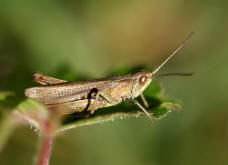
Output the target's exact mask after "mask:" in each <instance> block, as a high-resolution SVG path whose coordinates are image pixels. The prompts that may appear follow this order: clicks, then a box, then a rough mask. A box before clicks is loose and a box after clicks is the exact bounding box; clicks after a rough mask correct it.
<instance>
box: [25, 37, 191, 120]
mask: <svg viewBox="0 0 228 165" xmlns="http://www.w3.org/2000/svg"><path fill="white" fill-rule="evenodd" d="M192 34H193V33H190V35H189V36H188V37H187V38H186V39H185V40H184V41H183V42H182V44H181V45H180V46H179V47H178V48H177V49H176V50H175V51H174V52H173V53H172V54H171V55H170V56H169V57H168V58H166V60H165V61H164V62H163V63H162V64H161V65H160V66H159V67H157V68H156V69H155V70H154V71H153V72H148V71H140V72H138V73H135V74H128V75H124V76H114V77H109V78H101V79H95V80H89V81H80V82H73V83H71V82H67V81H65V80H59V79H55V78H52V77H49V76H45V75H43V74H41V73H34V75H33V77H34V80H35V81H36V82H38V83H40V84H41V85H43V86H40V87H32V88H28V89H26V90H25V95H26V96H28V97H29V98H32V99H36V100H38V101H40V102H41V103H42V104H44V105H45V106H47V107H48V108H49V109H52V108H54V107H59V108H62V109H63V110H64V113H65V114H70V113H74V112H82V111H85V110H86V111H89V112H90V113H93V112H94V111H95V110H97V109H99V108H103V107H109V106H114V105H117V104H119V103H121V102H122V101H125V100H127V101H130V102H132V103H134V104H136V105H137V106H138V107H139V108H140V109H141V110H142V111H143V112H144V113H145V114H146V115H147V117H148V119H149V120H150V121H151V123H152V119H151V116H150V114H149V113H148V112H147V111H146V109H145V108H144V107H143V106H142V105H141V104H139V102H138V101H137V100H134V98H136V97H138V96H141V98H142V100H143V103H144V105H145V107H146V108H147V107H148V103H147V102H146V100H145V98H144V96H143V95H142V93H143V91H144V90H145V89H146V88H147V86H148V85H149V84H150V83H151V81H152V78H153V75H154V74H155V73H157V72H158V71H159V70H160V68H161V67H162V66H163V65H164V64H165V63H166V62H167V61H168V60H169V59H170V58H171V57H173V56H174V55H175V54H176V52H177V51H179V50H180V49H181V48H182V47H183V45H184V44H185V43H186V42H187V41H188V40H189V38H190V37H191V35H192Z"/></svg>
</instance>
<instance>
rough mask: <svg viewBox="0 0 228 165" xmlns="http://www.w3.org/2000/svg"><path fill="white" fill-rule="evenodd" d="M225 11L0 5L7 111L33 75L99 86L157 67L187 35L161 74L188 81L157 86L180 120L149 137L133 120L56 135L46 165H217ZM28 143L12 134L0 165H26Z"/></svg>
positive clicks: (11, 1) (201, 5)
mask: <svg viewBox="0 0 228 165" xmlns="http://www.w3.org/2000/svg"><path fill="white" fill-rule="evenodd" d="M227 6H228V4H227V1H225V0H221V1H203V0H198V1H196V0H193V1H181V0H174V1H151V0H142V1H136V0H128V1H115V0H110V1H104V0H97V1H91V0H84V1H82V0H76V1H73V0H68V1H60V0H59V1H57V0H56V1H47V0H40V1H36V2H35V1H29V0H20V1H16V0H1V1H0V25H1V26H0V90H1V91H13V92H14V95H15V96H17V98H18V100H16V101H15V102H14V103H12V104H11V107H9V108H12V107H14V106H16V105H17V103H19V102H21V101H23V100H24V99H25V98H24V89H25V88H27V87H31V86H35V85H36V84H35V83H33V81H32V77H31V75H32V72H34V71H40V72H43V73H45V74H48V75H51V76H53V77H58V78H61V79H66V80H69V81H72V80H76V79H79V78H80V79H81V77H83V78H82V79H91V78H95V77H104V76H105V75H106V73H109V72H110V71H112V70H115V68H120V66H129V65H130V66H137V65H145V66H146V65H148V66H149V65H152V66H157V65H158V64H160V62H161V61H162V60H163V59H164V58H165V57H167V56H168V55H169V54H170V53H171V52H172V50H174V48H175V47H176V46H177V45H178V44H179V43H180V42H181V41H182V40H183V39H184V38H185V37H186V35H187V34H188V33H189V32H190V31H192V30H193V31H194V32H195V35H194V37H193V38H192V40H191V42H189V43H188V45H186V46H185V47H184V48H183V49H182V50H181V52H180V53H178V55H177V56H176V57H175V58H173V59H172V60H171V61H169V63H168V64H167V65H166V66H165V67H164V68H163V69H162V70H161V72H163V73H167V72H195V75H194V76H193V77H191V78H189V77H187V78H184V77H181V78H177V77H176V78H174V77H172V78H171V77H167V78H159V79H160V80H161V81H162V82H163V86H164V88H165V91H166V94H167V95H170V96H175V97H176V98H179V99H181V101H182V102H183V111H181V112H179V113H171V114H170V115H168V116H167V117H166V118H164V120H161V121H159V122H157V123H156V124H155V126H154V127H153V128H151V127H150V126H149V124H148V121H147V120H146V119H145V116H143V117H139V118H137V119H133V118H130V119H128V120H123V121H119V120H116V121H115V122H107V123H105V124H102V125H100V124H98V125H93V126H90V127H81V128H78V129H73V130H71V131H68V132H65V133H63V135H62V136H61V135H60V137H58V138H57V139H56V141H55V144H54V149H53V150H52V151H53V153H52V157H51V162H50V163H51V164H55V165H58V164H64V163H65V164H99V165H102V164H110V165H112V164H131V165H134V164H142V165H143V164H170V165H172V164H175V165H177V164H180V165H182V164H186V165H188V164H199V165H202V164H207V165H210V164H224V165H225V164H227V163H228V158H227V154H228V149H227V148H228V141H227V139H228V124H227V121H228V112H227V106H228V105H227V98H228V92H227V90H226V88H227V84H228V78H227V76H226V75H227V74H228V67H227V64H226V63H227V61H228V55H227V54H228V47H227V45H228V33H227V28H228V22H227V15H228V10H227ZM75 73H77V75H75ZM10 97H11V98H12V96H8V97H7V98H8V99H7V100H8V101H9V102H10V103H11V98H10ZM1 98H3V96H1V95H0V99H1ZM0 109H1V108H0ZM5 115H6V116H7V114H5ZM1 117H2V116H1ZM5 128H6V127H5ZM0 129H1V128H0ZM1 130H2V129H1ZM0 134H1V135H2V134H4V131H1V132H0ZM1 135H0V136H1ZM7 136H8V135H6V136H5V137H7ZM36 142H37V136H36V135H34V134H33V131H31V130H30V129H29V127H19V128H17V129H15V132H13V133H12V134H11V136H10V139H9V141H8V142H7V143H6V144H5V147H4V149H3V150H2V151H1V153H0V164H31V163H32V162H33V160H32V158H33V155H34V154H35V152H36V151H37V149H36V147H37V144H36ZM0 143H1V142H0ZM0 145H2V144H0ZM21 151H23V152H21ZM66 153H67V154H66ZM12 155H13V159H12Z"/></svg>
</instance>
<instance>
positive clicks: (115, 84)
mask: <svg viewBox="0 0 228 165" xmlns="http://www.w3.org/2000/svg"><path fill="white" fill-rule="evenodd" d="M150 74H151V73H150V72H147V71H141V72H138V73H136V74H128V75H124V76H115V77H110V78H102V79H95V80H90V81H82V82H74V83H69V82H66V81H64V80H60V81H59V82H58V81H56V80H57V79H55V82H54V81H52V80H50V78H51V77H48V76H45V75H42V74H41V73H35V74H34V76H33V77H34V79H35V81H37V82H38V83H40V84H43V85H44V86H40V87H32V88H28V89H26V91H25V95H26V96H28V97H30V98H33V99H36V100H39V101H40V102H42V103H43V104H44V105H46V106H50V107H51V106H52V105H57V104H65V105H68V107H69V109H71V110H70V111H72V112H78V111H79V112H80V111H83V110H84V109H85V107H86V106H85V105H84V104H86V105H87V104H89V103H88V100H89V99H91V103H90V105H89V106H88V107H87V108H88V109H87V110H90V111H95V110H96V109H98V108H102V107H108V106H113V105H116V104H119V103H120V102H122V101H123V100H126V99H129V100H130V99H132V98H136V97H138V96H139V95H140V94H141V93H142V92H143V91H144V89H145V88H146V87H147V86H148V85H149V84H150V82H151V81H152V79H151V80H149V81H148V80H147V79H148V78H149V77H150ZM45 83H46V84H45ZM47 84H52V85H47ZM99 91H101V92H99ZM97 93H98V94H99V95H100V96H101V97H98V96H97V97H98V99H97V105H96V107H94V100H95V99H96V96H94V95H93V94H95V95H96V94H97ZM107 97H108V98H107ZM79 101H80V105H79ZM82 104H83V105H82Z"/></svg>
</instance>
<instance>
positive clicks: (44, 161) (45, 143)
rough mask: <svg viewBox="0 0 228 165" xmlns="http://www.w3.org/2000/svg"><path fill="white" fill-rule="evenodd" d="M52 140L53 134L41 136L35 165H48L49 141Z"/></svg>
mask: <svg viewBox="0 0 228 165" xmlns="http://www.w3.org/2000/svg"><path fill="white" fill-rule="evenodd" d="M52 140H53V136H52V135H50V136H45V135H42V136H41V144H40V151H39V155H38V156H39V157H38V161H37V163H36V165H48V164H49V160H50V155H51V143H52Z"/></svg>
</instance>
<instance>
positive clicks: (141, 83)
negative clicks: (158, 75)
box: [139, 75, 147, 86]
mask: <svg viewBox="0 0 228 165" xmlns="http://www.w3.org/2000/svg"><path fill="white" fill-rule="evenodd" d="M146 80H147V77H146V75H142V76H141V77H140V78H139V85H141V86H143V85H145V83H146Z"/></svg>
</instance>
